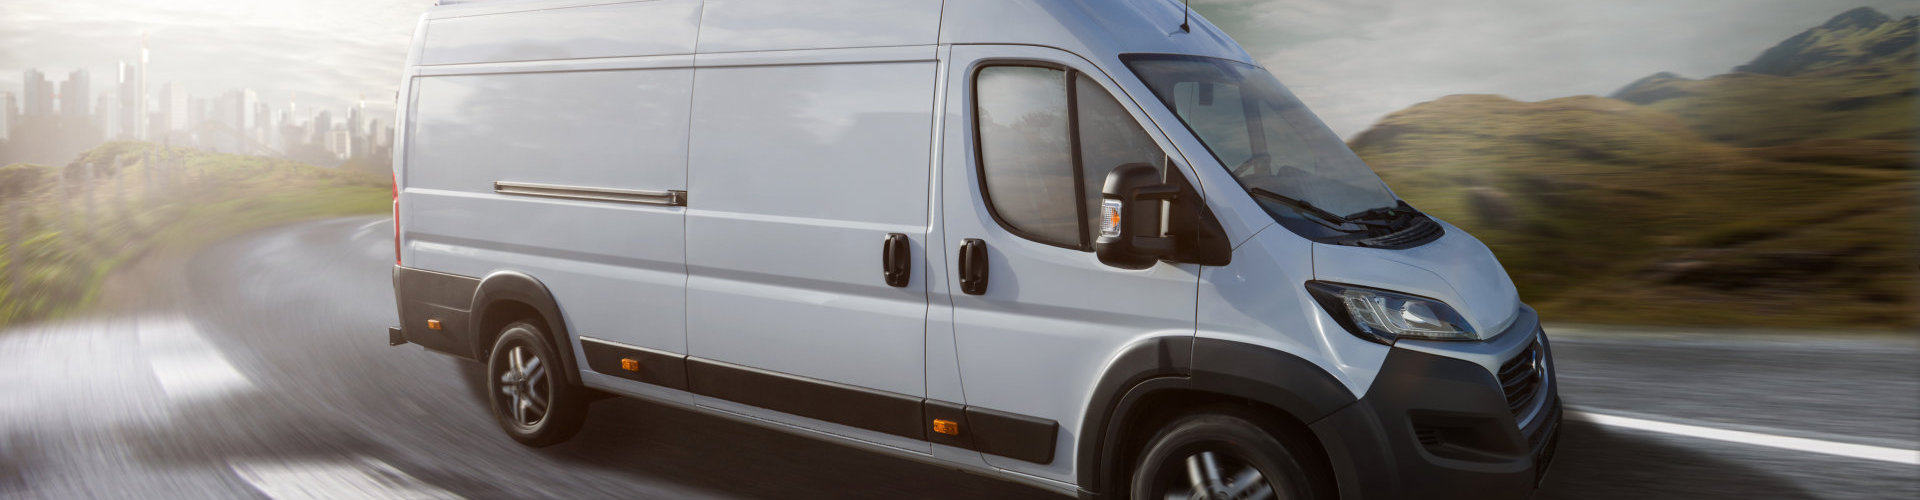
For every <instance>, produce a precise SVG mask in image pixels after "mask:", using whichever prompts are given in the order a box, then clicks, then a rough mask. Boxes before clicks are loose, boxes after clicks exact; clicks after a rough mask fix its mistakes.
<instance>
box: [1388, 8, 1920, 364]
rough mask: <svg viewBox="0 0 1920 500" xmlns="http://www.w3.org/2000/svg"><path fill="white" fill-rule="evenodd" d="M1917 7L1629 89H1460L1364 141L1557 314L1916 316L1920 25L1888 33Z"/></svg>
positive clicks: (1685, 320)
mask: <svg viewBox="0 0 1920 500" xmlns="http://www.w3.org/2000/svg"><path fill="white" fill-rule="evenodd" d="M1913 25H1914V18H1907V19H1903V20H1899V21H1894V20H1891V19H1885V16H1884V15H1880V14H1879V13H1878V12H1875V11H1872V10H1871V9H1868V10H1855V11H1850V12H1848V13H1846V14H1842V15H1841V16H1839V17H1835V18H1834V19H1833V20H1831V21H1829V22H1827V23H1826V24H1823V25H1821V26H1819V27H1816V28H1814V29H1812V30H1809V31H1808V32H1807V33H1803V34H1802V35H1799V36H1796V37H1794V38H1793V39H1790V40H1788V42H1783V43H1782V44H1781V45H1780V46H1777V47H1775V48H1774V49H1770V50H1768V51H1767V52H1765V53H1764V54H1763V55H1762V56H1761V57H1759V58H1757V59H1755V62H1754V63H1753V64H1749V65H1747V66H1742V68H1748V69H1749V70H1744V71H1742V72H1736V73H1731V74H1727V75H1719V76H1714V77H1711V78H1706V79H1702V80H1691V79H1687V78H1683V77H1680V76H1678V75H1673V74H1671V73H1661V74H1656V75H1653V76H1649V77H1647V78H1644V79H1641V80H1640V81H1637V82H1634V83H1633V84H1631V85H1628V86H1627V87H1625V88H1623V89H1622V90H1621V91H1620V92H1617V93H1615V94H1614V95H1613V97H1612V98H1603V97H1595V96H1577V97H1566V98H1560V99H1552V100H1547V101H1540V102H1521V101H1515V100H1511V99H1507V98H1505V97H1499V96H1486V95H1460V96H1449V97H1444V98H1441V99H1438V100H1435V101H1432V102H1427V103H1422V104H1419V105H1416V106H1413V107H1411V108H1408V109H1405V110H1402V111H1399V112H1396V113H1393V114H1391V115H1389V116H1387V117H1386V118H1384V119H1382V120H1381V121H1380V122H1379V123H1377V124H1375V125H1374V127H1373V128H1371V129H1369V130H1367V131H1366V132H1364V133H1362V134H1360V135H1359V136H1356V137H1355V138H1354V140H1353V141H1352V144H1351V145H1352V146H1353V147H1354V150H1355V151H1356V152H1358V153H1359V154H1360V155H1361V156H1362V157H1363V158H1365V159H1366V160H1367V161H1368V162H1369V163H1370V164H1371V165H1373V167H1374V169H1375V170H1376V171H1378V172H1380V174H1381V176H1382V177H1383V178H1385V179H1386V180H1387V182H1388V183H1389V184H1390V185H1392V186H1393V188H1394V190H1395V191H1396V192H1397V193H1398V194H1400V195H1401V196H1402V197H1404V198H1405V199H1407V200H1408V202H1409V203H1412V204H1413V205H1414V206H1416V207H1419V208H1420V209H1421V210H1424V211H1427V212H1429V213H1433V214H1435V215H1436V216H1438V217H1440V218H1442V219H1445V220H1447V221H1449V222H1451V223H1453V224H1455V225H1459V226H1461V227H1463V228H1465V229H1467V230H1468V231H1470V232H1472V233H1473V234H1474V235H1475V236H1477V237H1479V238H1480V239H1481V240H1483V241H1485V242H1486V243H1487V244H1488V246H1490V247H1492V248H1493V249H1494V251H1495V252H1496V253H1497V254H1498V255H1499V256H1500V258H1501V261H1502V262H1503V263H1504V264H1505V265H1506V266H1507V269H1508V272H1509V274H1510V275H1512V276H1513V278H1514V280H1515V282H1516V283H1517V284H1518V285H1519V286H1520V289H1521V292H1522V294H1523V295H1524V296H1525V298H1526V300H1527V301H1528V302H1529V303H1531V304H1533V305H1535V306H1536V307H1537V308H1539V309H1541V311H1542V314H1543V315H1545V316H1546V317H1548V318H1551V319H1553V320H1557V321H1591V322H1642V323H1666V324H1714V325H1764V326H1770V327H1842V326H1846V327H1875V328H1909V329H1910V328H1913V327H1915V326H1920V316H1916V314H1915V313H1914V312H1913V311H1914V309H1915V304H1916V302H1920V298H1916V296H1915V295H1916V290H1917V289H1920V268H1916V266H1915V265H1914V262H1916V261H1920V252H1916V235H1915V233H1914V230H1915V228H1916V227H1920V226H1916V218H1915V217H1916V210H1915V207H1916V204H1917V203H1916V199H1920V189H1916V187H1917V185H1920V182H1916V178H1917V177H1916V174H1920V169H1917V168H1916V163H1915V160H1916V158H1920V156H1916V151H1915V148H1916V146H1915V140H1914V139H1915V137H1916V135H1915V129H1914V121H1915V116H1916V115H1915V109H1916V108H1915V104H1916V102H1915V95H1916V94H1917V93H1920V92H1916V89H1917V88H1920V85H1916V81H1915V78H1914V74H1915V73H1916V65H1915V62H1914V58H1913V57H1912V54H1913V49H1912V47H1911V45H1912V42H1911V41H1909V42H1907V44H1908V46H1907V47H1905V48H1902V49H1899V50H1892V51H1891V52H1889V51H1887V50H1886V49H1884V47H1885V46H1886V44H1887V43H1888V42H1886V41H1887V40H1900V39H1903V37H1905V39H1908V40H1911V39H1912V38H1911V35H1912V33H1913V32H1914V30H1913ZM1795 40H1799V41H1798V42H1796V41H1795ZM1782 47H1790V48H1791V47H1797V48H1792V49H1783V48H1782ZM1862 47H1864V48H1863V49H1860V50H1857V51H1849V50H1853V49H1851V48H1862ZM1874 47H1882V48H1881V49H1874ZM1843 49H1845V50H1843ZM1875 50H1879V51H1880V52H1875ZM1783 54H1784V55H1783ZM1794 54H1827V55H1828V56H1832V55H1833V54H1840V55H1841V56H1836V57H1840V58H1839V59H1833V60H1827V59H1821V58H1815V57H1800V56H1795V55H1794ZM1863 54H1864V55H1871V56H1870V57H1868V56H1863ZM1872 54H1879V55H1872ZM1901 54H1905V55H1904V56H1902V55H1901ZM1823 57H1825V56H1823ZM1775 61H1785V62H1775ZM1753 68H1759V69H1764V70H1767V71H1775V70H1779V71H1776V72H1779V73H1787V74H1762V73H1758V72H1755V71H1752V70H1751V69H1753Z"/></svg>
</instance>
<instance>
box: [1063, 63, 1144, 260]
mask: <svg viewBox="0 0 1920 500" xmlns="http://www.w3.org/2000/svg"><path fill="white" fill-rule="evenodd" d="M1074 77H1075V78H1074V82H1073V84H1074V96H1075V97H1076V98H1077V99H1076V101H1078V102H1077V103H1076V104H1077V105H1078V106H1077V107H1076V109H1075V111H1076V112H1077V113H1079V115H1078V119H1079V125H1080V164H1081V165H1082V168H1083V170H1084V171H1085V172H1086V174H1085V175H1084V176H1083V179H1084V180H1085V186H1084V188H1085V192H1084V196H1085V198H1086V199H1085V200H1084V201H1085V204H1086V210H1087V212H1086V213H1087V215H1088V217H1089V219H1088V221H1087V224H1086V225H1085V230H1086V233H1087V240H1088V241H1092V240H1094V239H1096V238H1098V237H1099V235H1098V234H1095V233H1096V232H1098V231H1099V230H1100V219H1099V218H1100V188H1102V187H1104V186H1105V185H1106V183H1107V174H1108V173H1111V172H1113V169H1115V168H1118V167H1119V166H1121V165H1126V164H1129V163H1145V164H1148V165H1153V166H1154V168H1158V169H1160V173H1161V175H1166V165H1167V155H1166V153H1163V152H1161V151H1160V145H1158V144H1154V143H1153V137H1151V136H1148V135H1147V131H1146V130H1142V129H1141V128H1140V123H1139V122H1136V121H1133V115H1130V114H1127V109H1126V108H1123V107H1120V102H1119V101H1115V100H1114V99H1113V95H1111V94H1108V93H1107V89H1104V88H1101V87H1100V84H1099V83H1095V82H1094V81H1093V79H1092V78H1088V77H1087V75H1082V74H1075V75H1074Z"/></svg>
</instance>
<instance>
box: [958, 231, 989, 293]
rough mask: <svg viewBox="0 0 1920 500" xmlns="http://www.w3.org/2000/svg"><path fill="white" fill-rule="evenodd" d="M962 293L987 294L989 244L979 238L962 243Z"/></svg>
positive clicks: (968, 239)
mask: <svg viewBox="0 0 1920 500" xmlns="http://www.w3.org/2000/svg"><path fill="white" fill-rule="evenodd" d="M960 292H961V293H965V294H967V295H982V294H985V293H987V242H985V241H981V240H980V239H979V238H967V239H966V241H964V242H962V243H960Z"/></svg>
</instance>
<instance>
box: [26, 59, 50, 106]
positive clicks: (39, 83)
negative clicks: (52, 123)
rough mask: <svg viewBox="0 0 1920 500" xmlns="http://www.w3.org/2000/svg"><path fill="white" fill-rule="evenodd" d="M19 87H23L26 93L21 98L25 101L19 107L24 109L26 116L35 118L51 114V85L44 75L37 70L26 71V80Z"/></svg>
mask: <svg viewBox="0 0 1920 500" xmlns="http://www.w3.org/2000/svg"><path fill="white" fill-rule="evenodd" d="M21 86H22V87H24V88H23V89H22V90H23V91H25V93H26V94H25V95H23V96H21V97H22V98H23V100H25V101H26V102H24V103H21V105H22V106H25V108H26V109H25V110H24V111H25V113H24V114H25V115H26V116H28V117H36V116H48V115H52V114H53V84H52V83H51V82H48V81H47V75H46V73H41V72H40V70H37V69H29V70H27V73H26V78H25V80H23V81H22V85H21Z"/></svg>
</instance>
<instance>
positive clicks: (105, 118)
mask: <svg viewBox="0 0 1920 500" xmlns="http://www.w3.org/2000/svg"><path fill="white" fill-rule="evenodd" d="M96 102H97V103H98V104H97V105H95V108H94V110H93V116H95V117H97V119H98V120H99V123H97V125H99V126H100V130H101V131H102V132H104V133H105V134H106V135H105V137H106V138H108V139H113V138H114V137H116V136H115V134H118V133H119V131H120V94H119V93H118V92H115V91H114V88H113V87H112V86H108V87H107V90H106V91H105V92H101V93H100V99H99V100H98V101H96Z"/></svg>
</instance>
